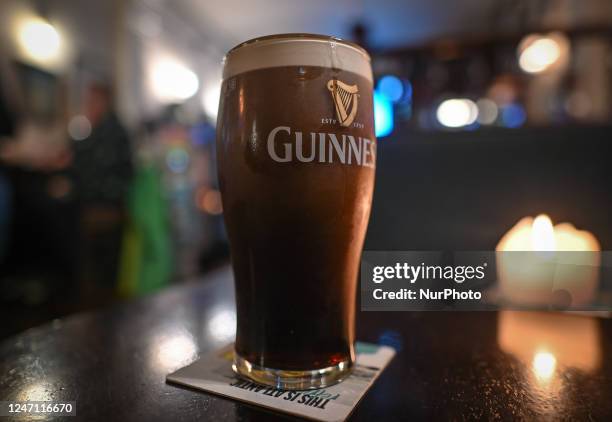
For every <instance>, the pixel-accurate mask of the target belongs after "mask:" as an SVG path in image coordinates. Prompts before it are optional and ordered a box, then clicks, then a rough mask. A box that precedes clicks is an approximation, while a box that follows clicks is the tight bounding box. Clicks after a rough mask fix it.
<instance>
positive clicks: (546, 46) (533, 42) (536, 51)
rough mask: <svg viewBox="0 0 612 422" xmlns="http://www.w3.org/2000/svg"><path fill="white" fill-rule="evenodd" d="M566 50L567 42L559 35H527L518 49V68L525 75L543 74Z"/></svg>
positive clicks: (567, 48) (558, 60)
mask: <svg viewBox="0 0 612 422" xmlns="http://www.w3.org/2000/svg"><path fill="white" fill-rule="evenodd" d="M568 50H569V42H568V41H567V38H566V37H565V36H564V35H563V34H561V33H551V34H549V35H547V36H542V35H537V34H532V35H528V36H526V37H525V38H523V40H522V41H521V42H520V44H519V47H518V55H519V66H520V68H521V69H522V70H523V71H525V72H527V73H540V72H544V71H546V70H548V69H550V68H552V67H554V66H556V65H557V64H558V63H559V62H560V61H561V59H562V58H563V56H564V55H567V52H568Z"/></svg>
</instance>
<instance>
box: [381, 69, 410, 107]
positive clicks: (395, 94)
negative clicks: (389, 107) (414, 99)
mask: <svg viewBox="0 0 612 422" xmlns="http://www.w3.org/2000/svg"><path fill="white" fill-rule="evenodd" d="M377 90H378V92H380V93H381V94H382V95H384V96H385V97H387V99H388V100H389V101H392V102H394V103H396V102H398V101H399V100H401V99H402V97H403V95H404V84H403V83H402V81H401V80H399V78H397V77H395V76H393V75H386V76H383V77H382V78H380V80H379V81H378V89H377Z"/></svg>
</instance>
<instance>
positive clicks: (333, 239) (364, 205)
mask: <svg viewBox="0 0 612 422" xmlns="http://www.w3.org/2000/svg"><path fill="white" fill-rule="evenodd" d="M221 92H222V95H221V103H220V108H219V111H220V113H219V121H218V137H217V158H218V168H219V179H220V185H221V193H222V198H223V209H224V217H225V223H226V227H227V232H228V235H229V240H230V246H231V255H232V264H233V269H234V275H235V287H236V304H237V323H238V326H237V335H236V346H235V347H236V349H235V351H236V356H235V362H234V369H235V370H236V371H237V372H238V373H239V374H241V375H243V376H247V377H249V378H251V379H253V380H255V381H257V382H260V383H266V384H270V385H276V386H281V387H283V388H299V389H304V388H317V387H322V386H325V385H329V384H332V383H334V382H337V381H339V380H340V379H342V378H343V377H345V376H346V375H347V374H348V373H349V371H350V369H351V367H352V365H353V363H354V360H355V353H354V348H353V344H354V340H355V339H354V319H355V290H356V284H357V277H358V267H359V259H360V254H361V249H362V246H363V239H364V235H365V231H366V227H367V222H368V217H369V214H370V203H371V199H372V189H373V183H374V167H375V159H376V141H375V138H374V124H373V112H372V107H373V104H372V77H371V70H370V65H369V58H368V56H367V54H366V53H365V52H364V51H363V50H362V49H361V48H359V47H357V46H355V45H352V44H349V43H345V42H341V41H338V40H336V39H332V38H329V37H322V36H311V35H286V36H284V35H280V36H273V37H264V38H261V39H258V40H254V41H250V42H247V43H245V44H242V45H241V46H238V47H236V48H235V49H233V50H232V51H230V53H228V56H227V57H226V60H225V68H224V80H223V85H222V91H221Z"/></svg>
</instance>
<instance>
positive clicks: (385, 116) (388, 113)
mask: <svg viewBox="0 0 612 422" xmlns="http://www.w3.org/2000/svg"><path fill="white" fill-rule="evenodd" d="M374 129H375V132H376V137H377V138H382V137H385V136H388V135H390V134H391V132H393V104H391V101H389V100H388V99H387V97H385V96H384V95H382V94H380V93H379V92H378V91H374Z"/></svg>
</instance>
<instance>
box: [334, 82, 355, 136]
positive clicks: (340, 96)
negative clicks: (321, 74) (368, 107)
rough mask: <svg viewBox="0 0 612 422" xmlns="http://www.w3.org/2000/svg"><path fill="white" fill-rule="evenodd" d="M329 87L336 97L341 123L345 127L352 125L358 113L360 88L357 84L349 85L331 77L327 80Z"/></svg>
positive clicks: (335, 102)
mask: <svg viewBox="0 0 612 422" xmlns="http://www.w3.org/2000/svg"><path fill="white" fill-rule="evenodd" d="M327 89H329V92H331V95H332V98H333V99H334V104H335V105H336V115H337V116H338V120H339V121H340V124H341V125H342V126H344V127H348V126H350V125H351V123H353V120H355V116H356V115H357V98H358V97H359V88H358V87H357V85H347V84H345V83H344V82H341V81H339V80H337V79H330V80H329V82H327Z"/></svg>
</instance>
